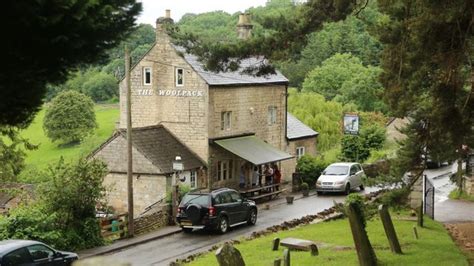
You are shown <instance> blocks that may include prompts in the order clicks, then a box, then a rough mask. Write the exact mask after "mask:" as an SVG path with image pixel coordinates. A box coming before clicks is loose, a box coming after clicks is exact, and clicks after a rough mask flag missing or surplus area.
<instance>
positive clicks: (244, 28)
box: [237, 13, 253, 40]
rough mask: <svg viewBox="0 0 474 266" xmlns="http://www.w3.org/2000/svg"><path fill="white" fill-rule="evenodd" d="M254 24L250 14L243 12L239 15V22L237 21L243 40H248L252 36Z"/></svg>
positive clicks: (238, 32)
mask: <svg viewBox="0 0 474 266" xmlns="http://www.w3.org/2000/svg"><path fill="white" fill-rule="evenodd" d="M252 28H253V25H252V23H251V22H250V14H249V13H242V14H240V15H239V22H238V23H237V35H238V38H239V39H241V40H246V39H248V38H250V37H251V36H252Z"/></svg>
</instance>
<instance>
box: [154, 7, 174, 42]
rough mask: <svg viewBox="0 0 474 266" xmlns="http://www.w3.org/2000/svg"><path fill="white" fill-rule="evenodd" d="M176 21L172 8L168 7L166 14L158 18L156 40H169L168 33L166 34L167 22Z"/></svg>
mask: <svg viewBox="0 0 474 266" xmlns="http://www.w3.org/2000/svg"><path fill="white" fill-rule="evenodd" d="M173 23H174V21H173V19H172V18H171V10H169V9H166V11H165V16H164V17H159V18H157V19H156V42H159V41H163V40H168V34H166V24H173Z"/></svg>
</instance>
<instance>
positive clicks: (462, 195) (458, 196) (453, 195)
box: [448, 189, 474, 202]
mask: <svg viewBox="0 0 474 266" xmlns="http://www.w3.org/2000/svg"><path fill="white" fill-rule="evenodd" d="M448 197H449V198H450V199H454V200H467V201H472V202H474V196H473V195H469V194H467V193H466V192H463V191H460V190H459V189H455V190H453V191H451V192H450V193H449V195H448Z"/></svg>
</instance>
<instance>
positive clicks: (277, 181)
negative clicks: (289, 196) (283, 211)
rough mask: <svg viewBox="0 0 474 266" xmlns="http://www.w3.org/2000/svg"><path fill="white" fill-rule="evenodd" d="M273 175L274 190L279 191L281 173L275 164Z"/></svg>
mask: <svg viewBox="0 0 474 266" xmlns="http://www.w3.org/2000/svg"><path fill="white" fill-rule="evenodd" d="M273 169H274V170H273V175H274V181H275V184H276V186H275V189H276V190H280V182H281V172H280V170H279V169H278V166H277V165H276V164H275V165H273Z"/></svg>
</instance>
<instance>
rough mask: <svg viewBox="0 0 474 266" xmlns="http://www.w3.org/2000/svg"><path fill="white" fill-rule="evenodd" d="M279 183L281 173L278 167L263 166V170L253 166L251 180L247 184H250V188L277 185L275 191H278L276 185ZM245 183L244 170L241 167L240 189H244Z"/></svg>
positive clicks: (273, 165) (271, 165)
mask: <svg viewBox="0 0 474 266" xmlns="http://www.w3.org/2000/svg"><path fill="white" fill-rule="evenodd" d="M280 182H281V172H280V170H279V169H278V166H277V165H276V164H265V165H264V166H263V169H261V167H259V166H256V165H255V166H253V171H252V174H251V180H250V182H249V184H251V186H252V187H257V186H266V185H272V184H277V186H275V189H276V190H279V186H278V184H280ZM245 183H246V178H245V168H244V166H242V168H241V178H240V187H241V188H244V187H245Z"/></svg>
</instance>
